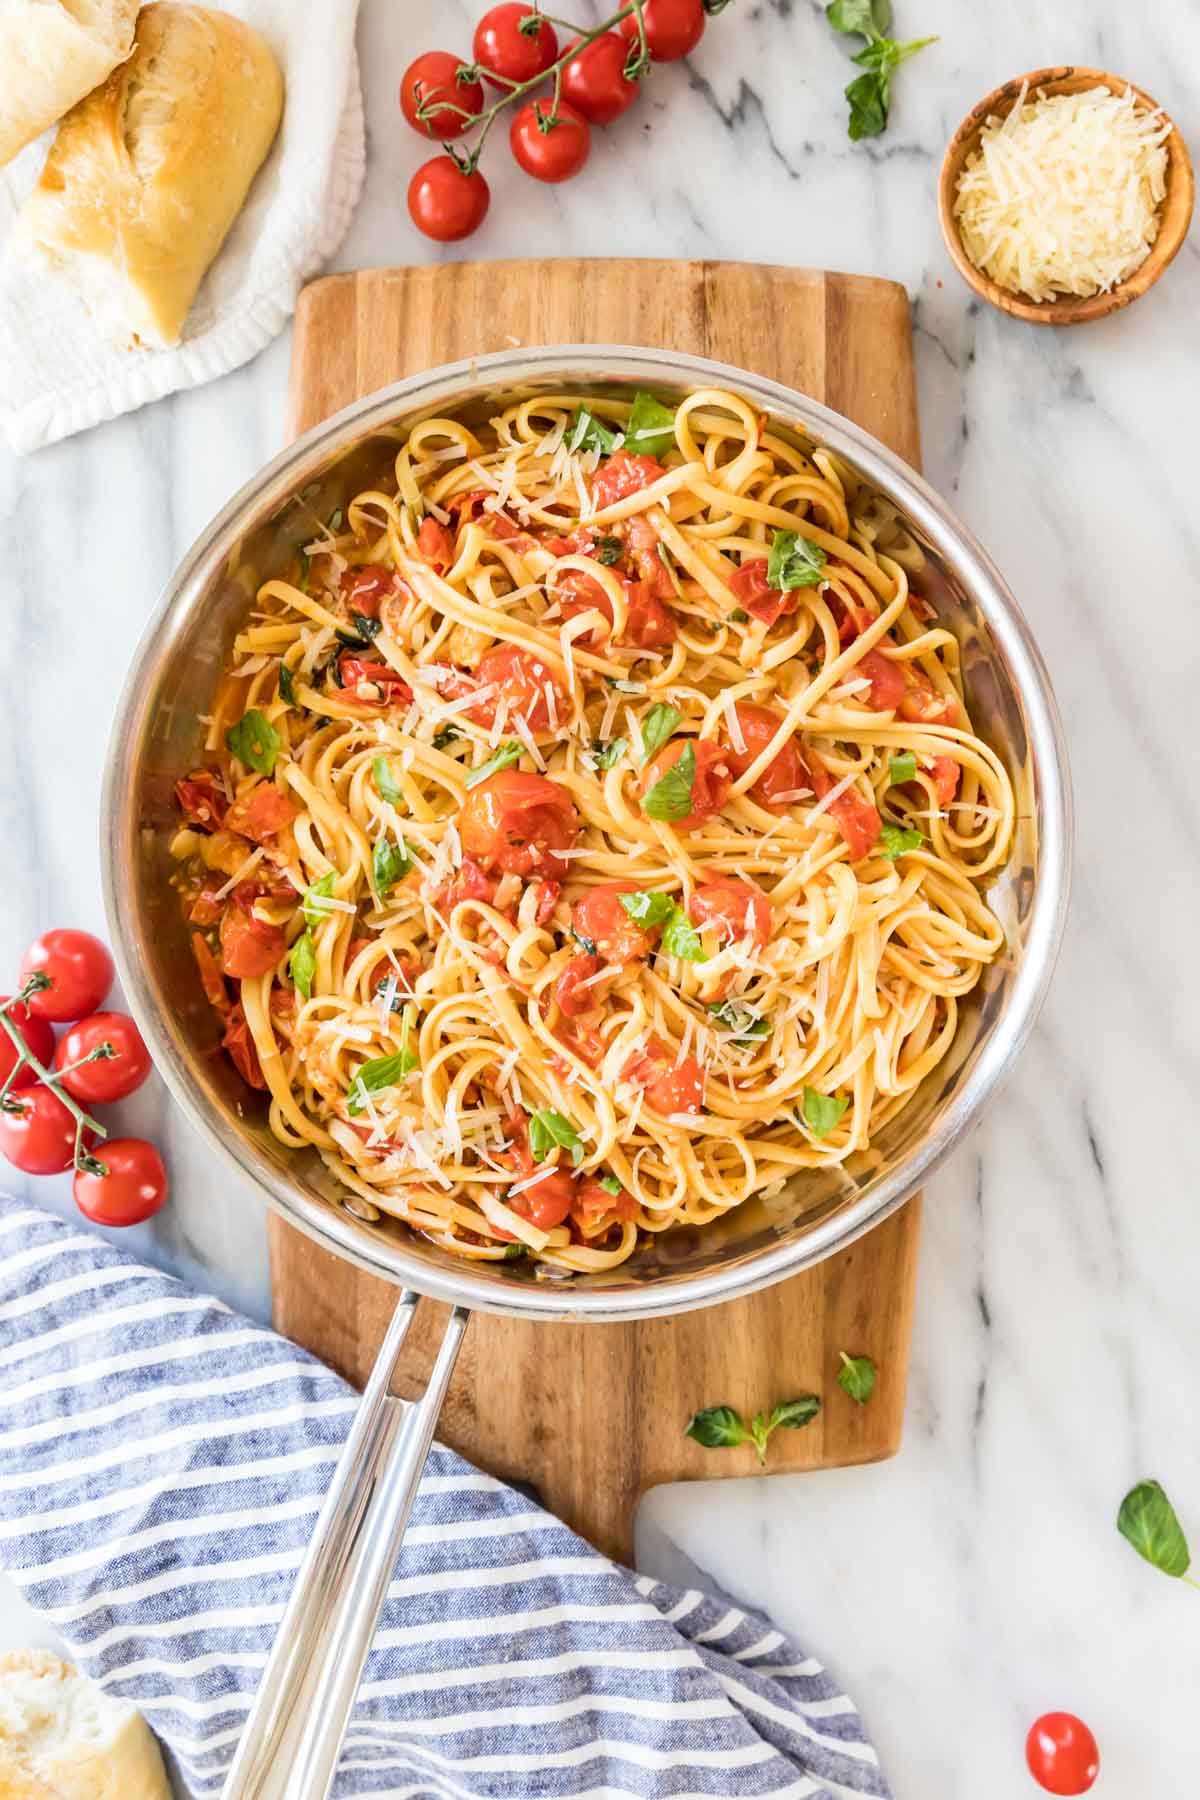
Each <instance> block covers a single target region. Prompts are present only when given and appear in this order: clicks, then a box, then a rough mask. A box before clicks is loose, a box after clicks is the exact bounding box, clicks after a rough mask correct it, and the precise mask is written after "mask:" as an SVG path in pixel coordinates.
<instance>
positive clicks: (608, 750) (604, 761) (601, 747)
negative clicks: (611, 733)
mask: <svg viewBox="0 0 1200 1800" xmlns="http://www.w3.org/2000/svg"><path fill="white" fill-rule="evenodd" d="M628 748H629V739H628V738H613V740H612V742H611V743H609V744H602V743H600V742H599V741H598V740H597V742H596V743H594V744H593V745H592V756H593V759H594V760H595V764H596V767H597V768H598V769H611V768H614V767H615V766H616V764H617V763H619V762H620V760H621V758H622V757H623V756H624V754H625V752H626V750H628Z"/></svg>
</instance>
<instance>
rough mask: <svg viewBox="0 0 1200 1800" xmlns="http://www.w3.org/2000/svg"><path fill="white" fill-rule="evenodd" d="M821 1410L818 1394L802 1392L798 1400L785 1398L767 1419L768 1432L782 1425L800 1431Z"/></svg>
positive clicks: (786, 1428)
mask: <svg viewBox="0 0 1200 1800" xmlns="http://www.w3.org/2000/svg"><path fill="white" fill-rule="evenodd" d="M820 1410H821V1402H820V1400H819V1399H818V1398H817V1396H816V1394H801V1395H800V1398H799V1399H798V1400H783V1401H781V1402H780V1404H779V1405H778V1406H776V1407H775V1408H774V1409H773V1410H772V1413H771V1417H770V1418H769V1419H768V1420H767V1429H768V1432H771V1431H775V1430H776V1429H777V1428H778V1427H779V1426H780V1425H782V1426H783V1427H784V1428H785V1430H787V1431H799V1429H800V1427H801V1426H802V1425H808V1424H810V1423H811V1422H812V1420H813V1419H815V1418H816V1416H817V1414H818V1413H819V1412H820Z"/></svg>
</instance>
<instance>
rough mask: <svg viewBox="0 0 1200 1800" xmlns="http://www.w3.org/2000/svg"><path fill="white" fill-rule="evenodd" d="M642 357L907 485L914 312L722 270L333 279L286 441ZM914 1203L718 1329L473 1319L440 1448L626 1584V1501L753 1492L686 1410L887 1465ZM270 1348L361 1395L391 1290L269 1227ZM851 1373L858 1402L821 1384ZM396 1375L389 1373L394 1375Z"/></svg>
mask: <svg viewBox="0 0 1200 1800" xmlns="http://www.w3.org/2000/svg"><path fill="white" fill-rule="evenodd" d="M518 343H519V344H525V345H536V344H571V343H574V344H578V343H617V344H642V345H647V346H651V347H661V348H663V349H673V350H684V351H690V352H693V353H696V354H700V355H705V356H712V357H715V358H718V359H719V360H721V361H724V362H729V363H734V364H736V365H737V366H739V367H741V368H746V369H752V370H755V371H756V372H757V373H760V374H763V375H768V376H773V377H775V378H776V379H777V380H779V381H783V382H786V383H787V384H788V385H789V386H790V387H795V388H799V389H801V390H802V391H803V392H804V393H806V394H809V395H811V396H812V397H813V398H814V399H817V400H822V401H824V402H825V403H826V404H827V405H829V406H832V407H834V408H835V409H836V410H837V411H838V412H842V413H845V414H847V415H848V416H849V417H850V418H852V419H855V420H857V422H858V423H859V424H860V425H863V426H865V427H866V429H867V430H868V431H871V432H873V433H874V435H875V436H876V437H878V438H881V439H882V440H883V441H884V442H885V443H886V444H889V445H890V446H891V447H892V448H893V449H894V450H897V451H898V452H899V453H900V454H901V455H902V456H903V457H905V458H906V459H907V460H908V461H909V462H911V463H913V464H914V465H915V464H918V463H919V459H920V443H919V438H918V429H917V412H916V391H915V385H914V378H913V358H912V340H911V336H910V326H909V311H908V299H907V296H906V294H905V292H904V290H903V288H901V287H898V286H897V285H896V284H895V283H893V282H888V281H876V280H870V279H867V278H865V277H862V276H855V275H830V274H823V273H820V272H816V271H812V270H804V269H782V268H764V267H760V266H757V265H753V264H739V263H687V262H657V261H653V262H652V261H634V260H621V261H607V260H605V261H577V260H573V259H572V260H564V261H559V262H510V263H448V264H441V265H439V266H435V267H430V268H419V269H377V270H369V271H365V272H362V273H359V274H350V275H333V276H329V277H327V278H326V279H325V280H322V281H317V282H314V283H313V285H312V286H311V287H309V288H306V289H305V291H304V293H303V294H302V295H301V296H300V303H299V306H298V307H297V309H296V329H295V337H294V341H293V346H292V372H291V390H290V392H291V403H290V408H289V415H288V430H289V433H290V434H291V435H293V436H295V435H298V434H299V433H300V432H302V431H306V430H307V429H308V428H309V426H311V425H314V424H316V423H317V422H318V421H319V420H320V419H323V418H325V417H327V416H328V414H330V413H332V412H336V411H337V409H338V408H339V407H342V406H345V405H347V404H348V403H349V402H350V401H352V400H356V399H358V398H359V396H360V395H363V394H367V393H370V392H371V391H372V390H373V389H375V388H380V387H383V386H385V385H386V384H387V383H388V382H391V381H395V380H397V379H398V378H399V377H400V376H403V375H409V374H413V373H415V372H416V371H418V370H421V369H425V368H430V367H433V366H434V365H436V364H438V363H446V362H453V361H455V360H457V359H458V358H460V357H465V356H470V355H474V354H480V353H482V352H484V351H489V350H500V349H505V348H508V347H511V346H513V345H515V344H518ZM918 1221H919V1201H918V1200H913V1201H911V1202H910V1203H909V1205H908V1206H906V1207H904V1208H903V1209H902V1210H901V1211H900V1212H898V1213H896V1214H894V1215H893V1217H892V1218H890V1219H889V1220H887V1221H885V1223H884V1224H882V1225H880V1226H879V1227H878V1228H877V1229H876V1230H875V1231H873V1232H871V1233H870V1235H869V1236H867V1237H866V1238H863V1239H860V1240H859V1242H858V1243H856V1244H854V1245H852V1246H851V1248H850V1249H848V1250H846V1251H844V1252H843V1253H842V1254H841V1255H839V1256H835V1257H831V1258H830V1259H829V1260H828V1261H826V1262H824V1263H822V1264H820V1265H819V1266H818V1267H817V1268H815V1269H811V1270H808V1271H806V1272H805V1273H804V1274H801V1275H797V1276H793V1277H792V1279H791V1280H789V1281H786V1282H783V1283H781V1284H780V1285H778V1286H776V1287H773V1288H770V1289H768V1290H767V1291H766V1292H765V1293H760V1294H754V1295H752V1296H751V1297H750V1298H749V1299H746V1300H737V1301H733V1302H731V1303H729V1304H728V1305H726V1306H722V1307H720V1308H717V1309H715V1310H711V1309H710V1310H708V1311H705V1312H694V1313H688V1314H685V1315H683V1316H681V1317H679V1318H674V1319H656V1320H648V1321H646V1322H644V1323H640V1324H632V1325H561V1324H547V1325H531V1324H525V1323H523V1322H520V1321H516V1320H512V1319H498V1318H489V1317H485V1316H483V1315H478V1314H477V1315H476V1317H475V1318H474V1320H473V1321H472V1323H471V1327H470V1329H469V1331H468V1333H467V1338H466V1342H465V1345H464V1348H463V1352H462V1355H461V1357H460V1360H459V1365H458V1370H457V1372H456V1376H455V1381H454V1385H453V1387H452V1389H451V1393H450V1397H449V1401H448V1404H447V1407H446V1410H445V1412H444V1413H443V1417H442V1423H441V1426H440V1429H439V1433H438V1435H439V1437H441V1438H442V1440H443V1441H444V1442H446V1443H448V1444H451V1445H453V1447H454V1448H455V1449H457V1450H460V1451H461V1452H462V1453H463V1454H464V1455H465V1456H467V1457H469V1458H470V1459H471V1460H472V1461H473V1462H475V1463H477V1464H479V1465H480V1466H481V1467H483V1468H485V1469H488V1470H490V1471H491V1472H492V1473H494V1474H496V1475H499V1476H502V1477H503V1478H505V1479H507V1480H515V1481H521V1482H524V1483H525V1484H527V1485H530V1486H532V1487H533V1488H535V1489H536V1491H537V1493H538V1494H539V1495H540V1497H541V1498H542V1500H543V1501H544V1502H545V1504H546V1505H547V1506H549V1507H550V1508H552V1510H553V1511H555V1512H557V1513H558V1514H560V1516H561V1517H563V1518H565V1519H566V1520H567V1521H568V1522H569V1523H570V1524H572V1525H573V1526H574V1527H575V1528H576V1529H577V1530H578V1531H580V1532H582V1533H583V1535H584V1536H585V1537H588V1538H590V1539H591V1540H592V1542H593V1543H595V1544H597V1545H599V1546H600V1547H601V1548H602V1549H604V1550H606V1551H607V1552H608V1553H609V1554H610V1555H612V1556H615V1557H617V1558H619V1559H621V1560H623V1561H629V1560H631V1557H632V1548H633V1518H634V1511H635V1508H636V1504H637V1500H638V1498H639V1496H640V1495H641V1494H642V1493H644V1492H645V1491H646V1490H647V1489H648V1488H650V1487H653V1486H655V1485H656V1484H658V1483H660V1482H665V1481H680V1480H690V1479H698V1478H705V1477H714V1476H735V1475H752V1474H757V1473H758V1465H757V1462H756V1461H755V1458H754V1455H753V1452H752V1451H751V1450H749V1449H746V1448H741V1449H738V1450H704V1449H702V1448H701V1447H700V1446H699V1445H697V1444H694V1443H693V1442H692V1441H691V1440H690V1439H688V1438H686V1437H684V1435H683V1428H684V1425H685V1424H686V1422H687V1420H688V1419H689V1417H690V1416H691V1414H692V1413H693V1412H694V1411H696V1410H697V1409H698V1408H699V1407H702V1406H710V1405H714V1404H717V1403H722V1402H728V1403H729V1404H731V1405H734V1406H736V1407H738V1408H739V1409H740V1410H741V1411H742V1412H744V1413H746V1414H750V1413H752V1412H754V1411H755V1410H756V1409H757V1408H759V1407H761V1406H764V1405H765V1406H770V1405H772V1404H773V1403H775V1402H776V1401H779V1400H783V1399H788V1398H791V1397H793V1396H795V1395H797V1394H801V1393H806V1392H818V1393H820V1394H822V1395H823V1397H824V1401H825V1404H824V1407H823V1409H822V1411H821V1413H820V1414H819V1416H818V1417H817V1419H816V1420H815V1421H814V1422H813V1423H812V1424H811V1425H809V1426H807V1427H805V1428H804V1429H803V1430H800V1431H780V1432H778V1433H777V1434H776V1436H775V1438H774V1439H773V1440H772V1444H771V1453H770V1464H769V1466H770V1469H771V1470H772V1471H773V1472H782V1471H786V1470H797V1469H817V1468H828V1467H833V1466H837V1465H840V1464H846V1463H860V1462H871V1461H875V1460H876V1459H878V1458H881V1457H885V1456H891V1455H892V1454H893V1453H894V1452H895V1451H896V1449H897V1448H898V1447H899V1442H900V1428H901V1420H902V1416H903V1411H904V1395H905V1385H906V1377H907V1367H908V1347H909V1336H910V1328H911V1322H912V1306H913V1290H914V1285H915V1279H916V1263H917V1240H918ZM270 1240H271V1268H272V1282H273V1293H274V1317H275V1324H276V1326H277V1327H278V1329H279V1330H280V1331H282V1332H284V1333H285V1334H286V1335H287V1336H288V1337H290V1338H293V1339H294V1340H295V1341H296V1342H297V1343H300V1344H303V1345H305V1346H306V1347H307V1348H308V1349H309V1350H312V1351H313V1352H315V1354H316V1355H318V1356H320V1357H321V1358H323V1359H324V1361H326V1362H328V1363H330V1364H332V1365H333V1367H334V1368H336V1369H339V1370H340V1371H341V1372H342V1373H343V1374H344V1375H345V1376H347V1377H348V1378H349V1379H350V1380H351V1381H353V1382H354V1383H355V1384H356V1385H358V1386H361V1385H362V1383H363V1381H364V1380H365V1378H366V1374H367V1371H368V1370H369V1368H370V1366H371V1362H372V1360H373V1358H374V1355H375V1350H376V1346H377V1344H378V1343H379V1340H380V1338H381V1337H382V1335H383V1330H384V1326H385V1324H386V1321H387V1319H388V1317H389V1315H390V1312H391V1310H392V1307H393V1305H394V1302H395V1295H396V1290H395V1289H394V1288H392V1287H390V1286H389V1285H388V1284H387V1283H386V1282H382V1281H378V1280H376V1279H374V1278H373V1277H370V1276H366V1275H363V1274H361V1273H360V1272H359V1271H358V1270H356V1269H354V1268H352V1267H351V1266H350V1265H349V1264H347V1263H344V1262H342V1261H340V1260H339V1259H338V1258H336V1257H334V1256H331V1255H330V1254H329V1253H328V1252H327V1251H324V1250H321V1249H319V1248H318V1247H317V1246H316V1245H315V1244H313V1243H312V1242H311V1241H310V1240H309V1239H308V1238H306V1237H304V1236H302V1235H301V1234H300V1233H298V1232H296V1231H294V1230H292V1229H291V1228H290V1227H289V1226H287V1225H285V1224H284V1223H283V1221H282V1220H281V1219H279V1218H277V1217H275V1216H272V1218H271V1221H270ZM443 1313H444V1309H443V1308H441V1307H438V1306H435V1305H433V1304H432V1303H430V1302H426V1303H425V1304H424V1305H423V1306H422V1307H421V1309H420V1314H419V1315H418V1325H417V1326H416V1327H415V1328H414V1333H413V1335H414V1336H416V1337H419V1340H420V1341H419V1342H418V1343H416V1344H415V1345H414V1346H413V1347H412V1355H411V1357H410V1358H409V1360H408V1361H407V1362H406V1364H405V1367H404V1369H403V1371H402V1374H401V1377H400V1379H399V1380H398V1383H397V1386H398V1388H399V1391H400V1392H402V1393H407V1394H412V1393H416V1392H419V1391H420V1386H421V1382H422V1379H423V1375H424V1372H425V1370H426V1369H427V1368H428V1366H429V1363H430V1361H431V1358H432V1351H433V1348H434V1347H435V1346H436V1340H437V1337H438V1336H439V1335H440V1330H441V1317H442V1315H443ZM839 1350H846V1351H849V1352H851V1353H855V1354H859V1353H862V1352H867V1353H869V1354H870V1355H871V1356H873V1357H874V1359H875V1361H876V1363H877V1365H878V1368H879V1380H878V1385H877V1387H876V1390H875V1394H874V1397H873V1398H872V1400H871V1401H870V1403H869V1404H868V1405H866V1406H857V1405H855V1404H854V1403H853V1402H852V1401H851V1400H850V1399H849V1398H848V1397H847V1396H846V1395H845V1394H843V1393H842V1392H841V1390H840V1389H839V1388H838V1387H837V1385H836V1376H837V1370H838V1367H839V1360H838V1352H839ZM406 1354H407V1353H406Z"/></svg>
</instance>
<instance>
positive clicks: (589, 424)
mask: <svg viewBox="0 0 1200 1800" xmlns="http://www.w3.org/2000/svg"><path fill="white" fill-rule="evenodd" d="M566 442H567V449H568V450H599V451H600V453H601V455H602V456H611V455H612V453H613V451H614V450H615V449H616V447H617V434H616V432H614V431H610V429H609V427H608V426H607V425H602V424H601V423H600V420H599V419H598V418H597V417H596V415H595V413H594V412H592V411H591V410H590V408H588V407H586V406H581V407H580V409H579V411H578V412H577V413H576V414H575V417H574V419H573V420H572V422H571V428H570V430H569V431H568V432H567V440H566Z"/></svg>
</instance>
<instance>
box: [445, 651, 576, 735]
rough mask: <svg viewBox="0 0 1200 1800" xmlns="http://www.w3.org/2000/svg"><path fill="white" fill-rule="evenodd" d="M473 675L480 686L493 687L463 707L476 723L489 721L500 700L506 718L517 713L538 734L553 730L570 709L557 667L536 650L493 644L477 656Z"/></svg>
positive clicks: (568, 699)
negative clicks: (482, 696) (478, 700)
mask: <svg viewBox="0 0 1200 1800" xmlns="http://www.w3.org/2000/svg"><path fill="white" fill-rule="evenodd" d="M475 675H476V679H477V680H478V683H479V686H480V688H481V689H482V690H486V689H488V688H493V689H494V690H495V691H494V692H493V693H491V694H488V695H487V698H486V699H484V700H481V701H480V702H479V704H478V705H477V706H472V707H468V708H467V711H468V713H469V714H470V716H471V718H472V719H475V720H477V721H478V722H479V723H480V724H484V725H491V724H492V722H493V721H494V719H495V717H496V709H497V708H498V707H499V705H500V703H501V702H502V701H503V703H504V704H505V706H506V707H507V708H508V717H509V718H510V719H511V718H512V717H513V716H514V715H515V714H518V713H519V714H520V716H521V718H523V719H524V721H525V723H526V724H527V725H528V727H529V729H530V730H531V731H536V732H538V733H539V734H540V733H543V732H547V731H557V730H558V729H559V728H560V727H561V726H562V724H563V721H564V720H565V719H566V718H567V717H568V715H569V713H570V710H571V697H570V695H569V694H568V692H567V690H566V688H565V686H564V685H563V682H562V678H561V676H560V675H559V673H558V670H557V669H555V668H554V667H553V666H552V665H551V664H549V663H547V662H543V660H542V658H541V657H540V656H539V655H538V653H537V651H536V650H523V649H521V648H520V646H519V645H517V644H497V645H496V647H495V649H494V650H489V651H488V652H487V654H486V655H485V656H481V657H480V659H479V666H478V668H477V669H476V670H475ZM547 689H549V690H550V691H549V693H547V691H546V690H547ZM552 708H553V711H552Z"/></svg>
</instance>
